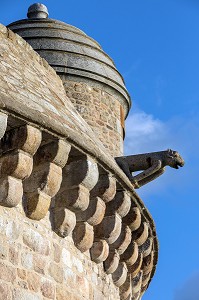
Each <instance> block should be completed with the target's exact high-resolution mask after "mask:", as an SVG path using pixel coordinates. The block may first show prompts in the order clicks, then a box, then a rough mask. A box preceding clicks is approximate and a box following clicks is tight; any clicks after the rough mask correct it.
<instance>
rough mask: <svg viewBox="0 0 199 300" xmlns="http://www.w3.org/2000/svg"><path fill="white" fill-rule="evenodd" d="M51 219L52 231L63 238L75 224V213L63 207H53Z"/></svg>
mask: <svg viewBox="0 0 199 300" xmlns="http://www.w3.org/2000/svg"><path fill="white" fill-rule="evenodd" d="M53 220H54V231H55V232H56V233H57V234H58V235H59V236H61V237H63V238H64V237H66V236H68V235H69V234H70V233H71V232H72V231H73V229H74V228H75V225H76V216H75V213H74V212H72V211H70V210H69V209H67V208H64V207H63V208H62V207H55V208H54V209H53Z"/></svg>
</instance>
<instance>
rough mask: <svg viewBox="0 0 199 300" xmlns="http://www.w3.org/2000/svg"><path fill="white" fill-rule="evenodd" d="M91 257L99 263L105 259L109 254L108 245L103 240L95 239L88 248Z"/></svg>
mask: <svg viewBox="0 0 199 300" xmlns="http://www.w3.org/2000/svg"><path fill="white" fill-rule="evenodd" d="M90 253H91V259H92V260H93V261H94V262H95V263H97V264H99V263H101V262H103V261H105V260H106V259H107V257H108V254H109V246H108V243H107V242H106V241H105V240H99V241H95V242H94V243H93V245H92V247H91V249H90Z"/></svg>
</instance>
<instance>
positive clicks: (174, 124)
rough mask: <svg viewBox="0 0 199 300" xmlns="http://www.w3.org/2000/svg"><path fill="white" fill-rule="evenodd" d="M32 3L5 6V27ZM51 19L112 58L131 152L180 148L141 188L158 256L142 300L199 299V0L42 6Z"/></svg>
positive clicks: (4, 2)
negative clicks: (177, 163)
mask: <svg viewBox="0 0 199 300" xmlns="http://www.w3.org/2000/svg"><path fill="white" fill-rule="evenodd" d="M32 3H34V2H33V1H16V0H15V1H14V0H11V1H7V0H2V1H1V11H0V22H1V23H3V24H4V25H6V24H8V23H10V22H12V21H15V20H18V19H21V18H25V17H26V12H27V8H28V6H29V5H30V4H32ZM42 3H44V4H46V5H47V6H48V9H49V12H50V17H52V18H55V19H59V20H62V21H65V22H66V23H69V24H72V25H75V26H77V27H79V28H81V29H82V30H83V31H85V32H86V33H87V34H88V35H90V36H91V37H93V38H94V39H96V40H97V41H98V42H99V43H100V44H101V45H102V47H103V49H104V50H105V51H106V52H107V53H108V54H109V55H110V56H111V57H112V58H113V60H114V61H115V63H116V66H117V67H118V69H119V71H120V72H121V73H122V75H123V76H124V79H125V82H126V85H127V88H128V90H129V92H130V94H131V96H132V99H133V108H132V110H131V113H130V114H129V117H128V120H127V122H126V153H128V154H130V153H132V154H135V153H139V152H149V151H159V150H165V149H167V148H172V149H174V150H178V151H179V152H180V154H181V155H182V156H183V157H184V158H185V161H186V165H185V166H184V168H183V169H180V170H173V169H168V170H167V172H166V173H165V174H164V175H163V176H162V177H161V178H159V179H157V180H156V181H154V182H153V183H151V184H148V185H147V186H145V187H142V188H141V189H140V190H138V194H139V195H140V196H141V198H142V199H143V201H144V202H145V204H146V206H147V207H148V208H149V210H150V212H151V214H152V216H153V217H154V220H155V223H156V227H157V232H158V237H159V242H160V255H159V262H158V266H157V272H156V274H155V276H154V279H153V281H152V283H151V285H150V287H149V289H148V291H147V292H146V294H145V295H144V297H143V300H198V299H199V289H198V286H199V258H198V253H199V222H198V212H199V201H198V200H199V199H198V198H199V197H198V168H199V160H198V153H199V140H198V136H199V105H198V103H199V84H198V79H199V2H198V0H150V1H149V0H124V1H121V0H120V1H119V0H114V1H113V0H109V1H107V0H106V1H105V0H100V1H99V0H98V1H96V0H92V1H91V0H85V1H82V0H81V1H80V0H76V1H63V0H62V1H61V0H57V1H53V0H52V1H43V2H42Z"/></svg>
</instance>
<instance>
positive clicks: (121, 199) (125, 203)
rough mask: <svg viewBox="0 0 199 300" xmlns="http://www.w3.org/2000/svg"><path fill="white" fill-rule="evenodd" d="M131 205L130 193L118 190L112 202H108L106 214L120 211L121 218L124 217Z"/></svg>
mask: <svg viewBox="0 0 199 300" xmlns="http://www.w3.org/2000/svg"><path fill="white" fill-rule="evenodd" d="M130 207H131V198H130V196H129V195H128V193H126V192H124V191H118V192H117V193H116V195H115V197H114V199H113V201H111V202H110V203H108V204H107V209H106V215H112V214H113V212H116V213H118V215H120V216H121V218H124V217H125V216H126V215H127V214H128V212H129V210H130Z"/></svg>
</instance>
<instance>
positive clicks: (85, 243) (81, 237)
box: [73, 222, 94, 252]
mask: <svg viewBox="0 0 199 300" xmlns="http://www.w3.org/2000/svg"><path fill="white" fill-rule="evenodd" d="M73 240H74V243H75V246H76V247H77V248H78V249H79V250H80V251H81V252H85V251H87V250H88V249H90V248H91V247H92V245H93V240H94V231H93V226H91V225H89V224H88V223H87V222H80V223H77V224H76V227H75V229H74V231H73Z"/></svg>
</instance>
